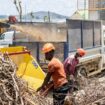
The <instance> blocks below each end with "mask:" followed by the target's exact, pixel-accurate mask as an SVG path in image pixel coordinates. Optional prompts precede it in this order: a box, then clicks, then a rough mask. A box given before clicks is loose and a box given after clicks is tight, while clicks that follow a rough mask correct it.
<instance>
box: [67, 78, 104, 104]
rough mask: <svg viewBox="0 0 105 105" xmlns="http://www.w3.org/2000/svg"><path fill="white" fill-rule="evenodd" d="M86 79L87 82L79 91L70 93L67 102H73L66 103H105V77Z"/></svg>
mask: <svg viewBox="0 0 105 105" xmlns="http://www.w3.org/2000/svg"><path fill="white" fill-rule="evenodd" d="M84 80H85V81H84V83H85V84H84V85H83V86H81V89H80V90H79V91H76V92H73V94H72V95H71V94H68V96H67V98H66V101H67V102H66V103H71V104H66V105H105V78H104V77H103V78H91V79H87V80H86V78H85V79H84ZM81 82H83V81H81ZM71 101H72V102H71Z"/></svg>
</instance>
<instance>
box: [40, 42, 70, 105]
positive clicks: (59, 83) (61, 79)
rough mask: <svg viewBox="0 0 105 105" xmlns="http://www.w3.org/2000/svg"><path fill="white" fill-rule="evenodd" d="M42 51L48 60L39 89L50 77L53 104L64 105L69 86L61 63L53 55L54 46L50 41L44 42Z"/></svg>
mask: <svg viewBox="0 0 105 105" xmlns="http://www.w3.org/2000/svg"><path fill="white" fill-rule="evenodd" d="M42 51H43V52H44V53H45V58H46V60H48V61H50V62H49V64H48V73H47V75H46V77H45V79H44V82H43V84H42V86H41V87H40V89H42V88H43V87H44V86H45V85H46V84H47V83H48V82H49V80H50V78H51V77H52V80H53V83H54V91H53V100H54V105H64V99H65V96H66V94H67V92H68V90H69V86H68V81H67V79H66V73H65V71H64V67H63V64H62V63H61V62H60V61H59V59H57V58H55V57H54V52H55V47H54V45H53V44H52V43H47V44H45V45H44V46H43V49H42Z"/></svg>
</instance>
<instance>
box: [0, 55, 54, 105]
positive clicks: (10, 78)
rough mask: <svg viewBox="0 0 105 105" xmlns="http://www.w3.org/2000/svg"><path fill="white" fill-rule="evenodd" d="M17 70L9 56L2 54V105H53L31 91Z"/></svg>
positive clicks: (0, 68) (0, 100) (0, 61)
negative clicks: (17, 74) (18, 75)
mask: <svg viewBox="0 0 105 105" xmlns="http://www.w3.org/2000/svg"><path fill="white" fill-rule="evenodd" d="M16 70H17V67H16V65H15V64H14V63H13V62H12V60H11V59H10V58H9V56H8V54H0V105H52V100H50V99H47V98H44V97H41V96H40V95H38V94H37V93H36V92H35V91H34V90H31V89H29V88H28V84H27V82H26V81H23V80H22V79H21V78H19V77H17V76H16Z"/></svg>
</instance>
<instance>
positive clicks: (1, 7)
mask: <svg viewBox="0 0 105 105" xmlns="http://www.w3.org/2000/svg"><path fill="white" fill-rule="evenodd" d="M21 1H22V8H23V14H27V13H29V12H37V11H51V12H55V13H58V14H61V15H65V16H71V14H73V13H74V12H75V11H76V10H77V2H76V1H77V0H21ZM17 14H18V12H17V10H16V7H15V5H14V3H13V0H0V15H17Z"/></svg>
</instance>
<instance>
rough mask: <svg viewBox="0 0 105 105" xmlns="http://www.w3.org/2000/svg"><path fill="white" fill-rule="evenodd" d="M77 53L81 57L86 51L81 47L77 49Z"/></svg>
mask: <svg viewBox="0 0 105 105" xmlns="http://www.w3.org/2000/svg"><path fill="white" fill-rule="evenodd" d="M77 53H78V54H79V55H80V56H81V57H82V56H84V55H85V54H86V51H85V50H84V49H82V48H79V49H77Z"/></svg>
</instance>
